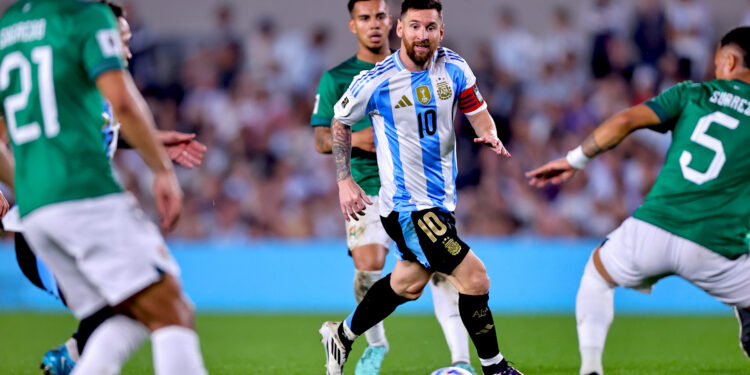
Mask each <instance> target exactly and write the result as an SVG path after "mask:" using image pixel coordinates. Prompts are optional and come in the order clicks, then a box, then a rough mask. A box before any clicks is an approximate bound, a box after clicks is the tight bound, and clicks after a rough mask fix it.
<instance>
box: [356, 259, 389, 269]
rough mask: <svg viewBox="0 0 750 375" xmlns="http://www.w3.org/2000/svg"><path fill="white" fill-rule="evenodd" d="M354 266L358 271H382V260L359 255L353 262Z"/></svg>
mask: <svg viewBox="0 0 750 375" xmlns="http://www.w3.org/2000/svg"><path fill="white" fill-rule="evenodd" d="M354 268H356V269H357V270H359V271H382V270H383V262H381V261H379V260H378V259H373V258H368V257H361V258H359V259H357V260H355V262H354Z"/></svg>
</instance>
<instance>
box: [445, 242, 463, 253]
mask: <svg viewBox="0 0 750 375" xmlns="http://www.w3.org/2000/svg"><path fill="white" fill-rule="evenodd" d="M443 246H445V250H447V251H448V254H450V255H453V256H456V255H458V254H459V253H460V252H461V244H460V243H458V242H457V241H456V240H454V239H452V238H446V239H444V240H443Z"/></svg>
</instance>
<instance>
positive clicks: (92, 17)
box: [77, 4, 126, 80]
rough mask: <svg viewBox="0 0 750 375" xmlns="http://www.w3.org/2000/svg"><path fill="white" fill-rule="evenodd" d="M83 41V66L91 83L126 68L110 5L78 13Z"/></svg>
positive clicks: (89, 8)
mask: <svg viewBox="0 0 750 375" xmlns="http://www.w3.org/2000/svg"><path fill="white" fill-rule="evenodd" d="M77 24H78V25H79V26H78V30H77V31H78V32H79V35H81V37H82V38H83V40H82V44H81V46H82V49H83V51H82V52H83V65H84V67H85V69H86V73H87V74H88V76H89V78H90V79H91V80H95V79H96V77H98V76H99V75H100V74H102V73H104V72H106V71H108V70H113V69H124V68H125V67H126V64H125V57H124V53H123V48H122V40H121V39H120V31H119V28H118V27H117V20H116V19H115V16H114V14H112V11H111V10H110V9H109V7H108V6H107V5H104V4H91V5H89V6H87V7H86V8H85V9H84V10H82V11H81V12H80V13H79V14H78V20H77Z"/></svg>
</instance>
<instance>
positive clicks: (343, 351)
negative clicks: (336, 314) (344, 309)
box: [318, 322, 351, 375]
mask: <svg viewBox="0 0 750 375" xmlns="http://www.w3.org/2000/svg"><path fill="white" fill-rule="evenodd" d="M340 325H341V322H325V323H323V326H321V327H320V329H319V330H318V332H320V335H321V336H322V338H321V340H320V342H321V343H323V346H324V347H325V350H326V365H325V367H326V374H328V375H342V374H343V373H344V363H346V357H348V356H349V351H351V348H348V349H347V348H346V346H345V345H344V344H343V343H342V342H341V339H339V334H338V329H339V326H340Z"/></svg>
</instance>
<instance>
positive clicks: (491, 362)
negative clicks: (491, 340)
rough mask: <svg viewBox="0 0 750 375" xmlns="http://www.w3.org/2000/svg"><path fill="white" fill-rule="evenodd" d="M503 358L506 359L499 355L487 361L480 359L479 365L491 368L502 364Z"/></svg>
mask: <svg viewBox="0 0 750 375" xmlns="http://www.w3.org/2000/svg"><path fill="white" fill-rule="evenodd" d="M503 358H504V357H503V354H502V353H497V355H496V356H494V357H492V358H487V359H484V358H479V363H481V364H482V367H489V366H492V365H496V364H498V363H500V362H502V361H503Z"/></svg>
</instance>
